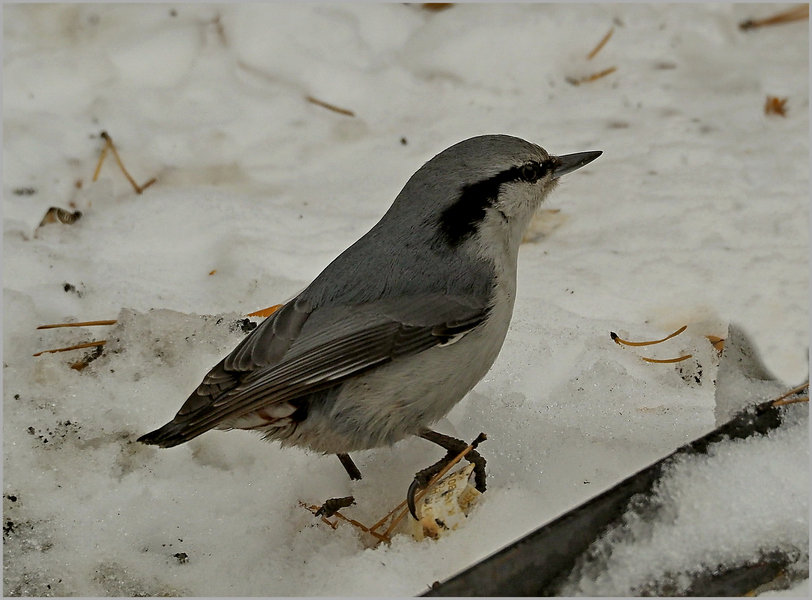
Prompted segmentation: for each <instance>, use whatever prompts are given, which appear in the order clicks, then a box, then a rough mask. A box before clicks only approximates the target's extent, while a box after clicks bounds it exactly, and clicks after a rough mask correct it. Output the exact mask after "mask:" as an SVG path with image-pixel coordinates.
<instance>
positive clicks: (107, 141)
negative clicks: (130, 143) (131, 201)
mask: <svg viewBox="0 0 812 600" xmlns="http://www.w3.org/2000/svg"><path fill="white" fill-rule="evenodd" d="M100 135H101V138H102V139H103V140H104V148H102V151H101V153H100V154H99V162H98V163H97V164H96V170H95V171H94V172H93V181H96V180H97V179H98V178H99V172H100V171H101V166H102V162H104V159H105V157H106V156H107V151H108V150H109V151H110V152H112V153H113V158H115V159H116V164H118V166H119V168H120V169H121V172H122V173H124V177H126V178H127V181H129V182H130V185H131V186H133V189H134V190H135V193H136V194H140V193H141V192H143V191H144V190H145V189H147V188H148V187H149V186H151V185H152V184H153V183H155V182H156V181H157V179H156V178H155V177H153V178H152V179H150V180H149V181H147V182H146V183H145V184H143V185H138V184H137V183H136V182H135V179H133V178H132V176H131V175H130V174H129V172H127V169H126V168H125V167H124V163H123V162H122V161H121V157H120V156H119V155H118V150H116V147H115V145H114V144H113V138H111V137H110V135H109V134H108V133H107V132H106V131H102V132H101V134H100Z"/></svg>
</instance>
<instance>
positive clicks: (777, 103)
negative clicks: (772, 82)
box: [764, 96, 789, 117]
mask: <svg viewBox="0 0 812 600" xmlns="http://www.w3.org/2000/svg"><path fill="white" fill-rule="evenodd" d="M787 100H789V98H778V97H776V96H767V100H766V101H765V102H764V114H765V115H780V116H782V117H786V116H787V107H786V104H787Z"/></svg>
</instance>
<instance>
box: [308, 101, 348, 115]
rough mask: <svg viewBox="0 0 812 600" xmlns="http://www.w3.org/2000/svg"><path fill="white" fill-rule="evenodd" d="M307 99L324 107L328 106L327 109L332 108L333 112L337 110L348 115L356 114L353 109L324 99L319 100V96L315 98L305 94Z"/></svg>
mask: <svg viewBox="0 0 812 600" xmlns="http://www.w3.org/2000/svg"><path fill="white" fill-rule="evenodd" d="M305 100H307V101H308V102H310V103H311V104H315V105H316V106H321V107H322V108H326V109H327V110H332V111H333V112H337V113H339V114H341V115H347V116H348V117H354V116H355V113H354V112H352V111H351V110H348V109H346V108H341V107H340V106H336V105H335V104H330V103H329V102H325V101H324V100H319V99H318V98H314V97H313V96H305Z"/></svg>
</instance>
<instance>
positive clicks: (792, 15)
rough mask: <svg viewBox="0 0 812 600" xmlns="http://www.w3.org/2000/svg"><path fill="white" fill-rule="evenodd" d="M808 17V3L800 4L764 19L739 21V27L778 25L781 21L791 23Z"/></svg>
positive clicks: (746, 28)
mask: <svg viewBox="0 0 812 600" xmlns="http://www.w3.org/2000/svg"><path fill="white" fill-rule="evenodd" d="M808 18H809V5H808V4H801V5H799V6H796V7H794V8H790V9H789V10H785V11H784V12H780V13H778V14H775V15H773V16H771V17H767V18H765V19H747V20H745V21H742V22H741V23H739V29H742V30H744V31H747V30H748V29H755V28H756V27H763V26H765V25H780V24H781V23H791V22H793V21H801V20H803V19H808Z"/></svg>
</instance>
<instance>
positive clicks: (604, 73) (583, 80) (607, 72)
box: [567, 67, 617, 85]
mask: <svg viewBox="0 0 812 600" xmlns="http://www.w3.org/2000/svg"><path fill="white" fill-rule="evenodd" d="M615 71H617V67H609V68H608V69H604V70H603V71H598V72H597V73H593V74H592V75H587V76H586V77H581V78H580V79H575V78H574V77H567V82H568V83H571V84H572V85H581V84H582V83H589V82H590V81H595V80H597V79H600V78H601V77H606V76H607V75H610V74H611V73H614V72H615Z"/></svg>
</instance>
